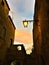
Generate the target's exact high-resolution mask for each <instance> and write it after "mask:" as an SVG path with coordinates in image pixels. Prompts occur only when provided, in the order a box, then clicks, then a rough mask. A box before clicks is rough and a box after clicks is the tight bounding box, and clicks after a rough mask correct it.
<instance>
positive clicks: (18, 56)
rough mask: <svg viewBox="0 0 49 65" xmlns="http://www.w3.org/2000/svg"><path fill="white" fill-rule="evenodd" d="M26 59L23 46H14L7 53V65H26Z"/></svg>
mask: <svg viewBox="0 0 49 65" xmlns="http://www.w3.org/2000/svg"><path fill="white" fill-rule="evenodd" d="M25 57H26V51H25V48H24V46H23V45H22V44H21V45H20V44H19V45H12V46H11V48H9V49H8V51H7V54H6V60H5V65H12V63H13V64H14V65H24V60H25Z"/></svg>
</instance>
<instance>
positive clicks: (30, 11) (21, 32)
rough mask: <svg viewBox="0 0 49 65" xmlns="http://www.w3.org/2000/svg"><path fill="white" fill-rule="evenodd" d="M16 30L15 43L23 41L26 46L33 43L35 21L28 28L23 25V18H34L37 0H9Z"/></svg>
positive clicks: (10, 13)
mask: <svg viewBox="0 0 49 65" xmlns="http://www.w3.org/2000/svg"><path fill="white" fill-rule="evenodd" d="M7 2H8V4H9V7H10V11H9V15H10V16H11V18H12V20H13V22H14V25H15V27H16V30H15V43H16V44H17V43H23V44H24V45H25V46H26V47H29V46H28V45H30V47H31V46H32V45H33V35H32V33H33V32H32V30H33V22H31V23H29V24H28V27H27V28H24V26H23V20H25V19H26V20H33V16H34V6H35V0H7Z"/></svg>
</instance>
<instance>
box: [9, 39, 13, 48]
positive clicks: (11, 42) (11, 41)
mask: <svg viewBox="0 0 49 65" xmlns="http://www.w3.org/2000/svg"><path fill="white" fill-rule="evenodd" d="M12 44H13V40H12V39H10V47H11V46H12Z"/></svg>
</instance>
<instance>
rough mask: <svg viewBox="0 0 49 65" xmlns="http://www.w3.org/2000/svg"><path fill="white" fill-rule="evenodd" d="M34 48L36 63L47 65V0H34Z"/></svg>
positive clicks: (48, 58)
mask: <svg viewBox="0 0 49 65" xmlns="http://www.w3.org/2000/svg"><path fill="white" fill-rule="evenodd" d="M35 1H36V2H35V14H34V25H33V26H34V31H33V35H34V36H33V37H34V47H35V48H34V50H35V56H36V65H49V0H35Z"/></svg>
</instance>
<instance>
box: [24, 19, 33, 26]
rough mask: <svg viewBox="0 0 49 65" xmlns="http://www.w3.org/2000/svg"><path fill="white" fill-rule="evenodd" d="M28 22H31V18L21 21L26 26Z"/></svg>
mask: <svg viewBox="0 0 49 65" xmlns="http://www.w3.org/2000/svg"><path fill="white" fill-rule="evenodd" d="M28 22H33V20H24V21H23V25H24V27H28Z"/></svg>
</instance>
